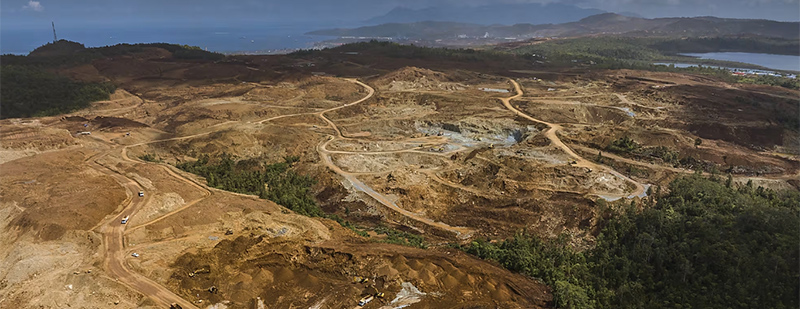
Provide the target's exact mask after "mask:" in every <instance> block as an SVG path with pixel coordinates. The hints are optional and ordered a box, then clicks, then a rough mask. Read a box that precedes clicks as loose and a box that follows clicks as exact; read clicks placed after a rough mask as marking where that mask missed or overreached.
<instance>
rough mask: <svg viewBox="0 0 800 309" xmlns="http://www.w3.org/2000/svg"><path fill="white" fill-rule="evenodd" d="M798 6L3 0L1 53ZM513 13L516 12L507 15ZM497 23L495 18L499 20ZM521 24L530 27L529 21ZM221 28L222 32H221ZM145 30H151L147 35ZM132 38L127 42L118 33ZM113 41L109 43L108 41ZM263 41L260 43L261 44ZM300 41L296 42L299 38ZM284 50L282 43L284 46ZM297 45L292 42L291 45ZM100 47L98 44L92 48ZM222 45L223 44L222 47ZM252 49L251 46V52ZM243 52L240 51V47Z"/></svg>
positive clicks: (778, 0)
mask: <svg viewBox="0 0 800 309" xmlns="http://www.w3.org/2000/svg"><path fill="white" fill-rule="evenodd" d="M798 1H800V0H733V1H725V0H698V1H685V0H613V1H601V0H504V1H489V0H466V1H455V0H409V1H401V0H385V1H367V0H341V1H335V2H334V1H321V0H296V1H291V2H277V1H252V0H251V1H229V2H225V3H218V2H211V1H209V0H199V1H155V0H142V1H136V2H107V1H100V0H77V1H70V2H69V3H64V2H55V1H49V0H41V1H33V0H7V1H2V2H0V17H2V18H0V52H2V53H25V52H29V51H30V50H32V49H33V48H35V47H37V46H40V45H42V44H45V43H47V42H49V41H52V30H51V26H50V23H51V22H55V24H56V29H57V30H58V34H59V38H64V39H71V40H75V41H79V42H81V43H86V45H87V46H101V45H109V44H117V43H135V42H156V41H158V42H160V41H167V42H171V43H182V44H194V45H198V46H201V47H203V46H204V45H205V46H208V45H209V44H211V45H214V44H215V43H209V41H213V39H214V38H212V39H209V38H208V37H206V38H202V39H199V38H197V35H194V36H195V38H194V39H193V37H192V35H188V36H186V37H185V38H184V37H181V35H184V34H186V33H187V31H188V32H192V31H194V32H198V31H203V33H204V35H206V36H212V37H213V35H214V34H215V33H218V32H226V31H228V30H230V31H229V32H231V33H232V34H231V35H235V36H236V39H239V38H243V37H244V38H248V39H247V40H246V41H243V43H242V44H239V43H240V42H239V41H231V42H234V44H233V46H224V45H221V46H216V45H215V48H214V49H215V50H217V51H237V50H260V49H272V48H298V47H303V46H299V45H298V44H293V42H295V41H293V40H289V39H283V40H279V41H282V42H283V43H280V44H277V43H276V44H272V43H270V44H262V45H260V46H258V47H257V48H256V46H254V45H247V43H249V44H256V42H255V41H253V42H250V40H251V39H249V37H251V36H256V35H257V34H258V32H259V31H261V32H263V33H261V35H262V36H275V38H273V40H274V39H277V36H289V37H291V36H295V37H298V36H302V34H303V33H305V32H307V31H311V30H318V29H322V28H332V27H358V26H363V25H367V24H366V23H365V21H366V20H368V19H370V18H374V17H378V16H382V15H385V14H386V13H388V12H389V11H391V10H392V9H395V8H397V7H407V8H413V9H421V8H428V7H442V6H482V5H492V4H501V3H511V4H514V3H516V4H520V3H544V4H554V3H557V4H564V5H573V6H577V7H580V8H585V9H588V8H594V9H599V10H604V11H608V12H616V13H628V14H630V13H632V14H637V15H640V16H642V17H645V18H659V17H695V16H716V17H725V18H753V19H771V20H778V21H800V3H799V2H798ZM511 13H518V12H510V13H509V14H511ZM498 18H499V19H502V18H503V17H502V16H498ZM528 23H531V24H537V21H536V20H531V21H529V22H528ZM226 29H228V30H226ZM148 31H150V33H149V35H148ZM122 33H125V34H131V33H136V35H133V36H124V37H123V36H122V35H121V34H122ZM115 37H116V38H117V39H116V40H115V39H114V38H115ZM263 39H264V38H262V43H263ZM300 41H302V39H300ZM287 42H288V43H289V44H286V43H287ZM298 42H299V41H298ZM98 44H100V45H98ZM221 44H222V43H221ZM251 47H253V48H251ZM241 48H245V49H241Z"/></svg>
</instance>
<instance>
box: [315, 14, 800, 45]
mask: <svg viewBox="0 0 800 309" xmlns="http://www.w3.org/2000/svg"><path fill="white" fill-rule="evenodd" d="M534 22H535V21H534ZM309 34H315V35H333V36H356V37H395V38H397V37H401V38H411V39H426V40H435V39H452V38H456V37H458V36H459V35H464V36H466V37H470V38H480V37H483V36H488V37H491V38H506V37H510V38H515V39H524V38H540V37H574V36H587V35H625V36H654V37H655V36H658V37H702V36H761V37H773V38H783V39H791V40H796V39H797V38H798V37H800V23H798V22H779V21H771V20H753V19H732V18H717V17H688V18H655V19H647V18H639V17H630V16H623V15H619V14H614V13H603V14H598V15H593V16H589V17H586V18H583V19H581V20H579V21H576V22H567V23H559V24H539V23H518V24H514V25H511V26H504V25H488V26H487V25H481V24H479V23H477V22H468V23H465V22H463V21H462V22H457V23H456V22H448V21H424V22H413V23H390V24H383V25H377V26H367V27H360V28H354V29H331V30H318V31H313V32H309Z"/></svg>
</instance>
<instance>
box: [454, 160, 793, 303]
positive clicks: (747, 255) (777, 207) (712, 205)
mask: <svg viewBox="0 0 800 309" xmlns="http://www.w3.org/2000/svg"><path fill="white" fill-rule="evenodd" d="M656 191H660V190H656ZM654 195H655V196H651V197H649V198H646V199H645V200H644V205H641V206H643V207H641V209H640V208H639V207H636V205H635V204H633V203H627V202H625V203H616V204H610V205H605V204H604V203H602V202H601V203H600V204H601V205H600V207H602V209H603V211H604V212H605V213H606V215H608V216H610V219H608V220H607V221H606V222H605V227H604V228H603V229H602V232H601V234H600V235H599V236H598V237H597V244H596V246H595V247H594V248H593V249H590V250H587V251H584V252H577V251H575V250H573V249H571V247H569V246H568V245H567V237H566V236H562V237H560V238H559V239H556V240H542V239H540V238H538V237H536V236H533V235H531V234H528V233H525V232H520V233H519V234H518V235H516V236H515V237H514V238H511V239H507V240H503V241H499V242H489V241H486V240H477V241H474V242H472V243H471V244H470V245H468V246H465V247H463V248H462V249H464V250H466V251H467V252H469V253H472V254H474V255H476V256H479V257H481V258H485V259H490V260H494V261H497V262H499V263H500V264H501V265H503V266H504V267H506V268H508V269H510V270H513V271H517V272H521V273H523V274H527V275H530V276H533V277H536V278H540V279H542V280H543V281H544V282H545V283H546V284H548V285H549V286H550V287H551V288H552V289H553V293H554V296H555V299H554V301H555V305H556V306H557V307H559V308H797V307H798V306H799V305H800V303H799V302H798V295H800V287H799V286H800V267H798V264H799V263H800V258H799V257H798V244H800V233H798V227H800V219H798V214H800V211H799V210H800V197H799V196H798V192H796V191H792V192H775V191H772V190H769V189H764V188H761V187H758V188H753V186H752V183H748V184H747V185H744V186H740V187H736V186H735V185H734V184H733V183H732V181H731V180H730V178H729V179H727V180H722V179H716V178H715V179H705V178H703V177H701V176H699V175H694V176H691V177H685V178H680V179H677V180H675V181H673V182H672V183H671V184H670V185H669V193H667V194H661V193H659V192H656V193H654Z"/></svg>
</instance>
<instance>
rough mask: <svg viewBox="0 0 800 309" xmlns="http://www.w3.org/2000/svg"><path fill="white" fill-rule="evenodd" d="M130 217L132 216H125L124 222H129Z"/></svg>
mask: <svg viewBox="0 0 800 309" xmlns="http://www.w3.org/2000/svg"><path fill="white" fill-rule="evenodd" d="M130 218H131V216H125V218H122V224H127V223H128V219H130Z"/></svg>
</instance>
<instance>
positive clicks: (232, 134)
mask: <svg viewBox="0 0 800 309" xmlns="http://www.w3.org/2000/svg"><path fill="white" fill-rule="evenodd" d="M164 52H165V51H163V50H160V49H147V50H145V51H144V52H143V53H141V54H137V55H135V56H120V57H113V58H109V59H102V60H97V61H95V63H93V64H92V65H91V66H88V67H87V66H82V67H77V68H74V69H72V70H71V71H70V69H68V68H65V69H63V70H65V72H64V73H65V74H73V75H74V76H75V77H76V78H79V79H81V80H105V79H108V80H111V81H113V82H115V83H116V84H118V85H119V86H120V89H119V90H118V91H117V93H116V94H115V95H113V96H112V98H111V100H109V101H105V102H97V103H95V104H94V106H93V107H92V108H89V109H86V110H82V111H78V112H76V113H74V114H71V115H66V116H63V117H46V118H38V119H9V120H4V121H2V122H0V125H1V126H2V130H1V131H0V141H2V149H0V187H2V188H3V190H2V191H0V229H2V231H3V233H4V235H8V236H9V237H3V238H2V239H0V252H3V253H0V307H3V308H5V307H9V308H26V307H42V308H62V307H67V306H71V307H80V308H107V307H108V306H113V304H115V303H119V304H120V305H122V306H124V307H126V308H127V307H157V308H162V307H164V306H165V305H168V304H169V303H171V302H177V303H181V304H183V305H185V306H184V308H190V307H207V306H209V305H212V304H220V305H224V306H227V307H228V308H259V306H261V304H263V306H264V307H265V308H290V307H291V308H293V307H298V306H300V307H312V308H353V307H355V306H356V302H357V300H358V299H359V298H361V297H362V296H365V295H367V294H370V293H375V292H385V293H386V297H385V298H383V299H378V300H376V301H374V302H373V303H370V304H369V305H367V306H366V308H398V307H400V306H402V305H404V303H402V301H399V300H395V297H396V296H397V295H407V294H409V293H410V294H411V295H414V296H413V297H410V298H408V299H407V300H404V301H409V302H412V303H413V305H412V306H411V307H414V308H542V307H550V306H551V305H552V296H551V295H550V292H549V289H548V288H547V287H546V286H544V285H543V284H541V283H540V282H539V281H537V280H535V279H531V278H527V277H524V276H520V275H516V274H512V273H510V272H508V271H506V270H503V269H501V268H499V267H498V266H497V265H494V264H492V263H491V262H486V261H481V260H478V259H475V258H474V257H471V256H468V255H466V254H464V253H462V252H460V251H455V250H452V249H449V248H448V247H447V246H446V244H448V243H465V242H469V241H470V240H471V239H474V238H477V237H484V238H492V239H498V238H504V237H508V236H511V235H513V234H514V233H516V232H518V231H520V230H522V229H527V230H528V231H531V232H533V233H535V234H537V235H539V236H542V237H545V238H550V237H556V236H558V235H560V234H564V233H566V234H568V235H571V236H572V237H573V243H574V244H575V245H576V248H578V249H581V248H585V247H587V246H591V244H592V242H593V239H594V237H595V236H596V235H597V232H598V230H599V228H600V227H601V226H602V218H601V217H600V216H601V214H600V211H599V209H598V207H597V205H596V202H595V201H596V200H598V199H616V198H622V199H626V200H627V199H630V200H636V199H639V198H640V196H642V195H643V194H644V191H645V186H646V185H661V186H665V185H666V184H668V183H669V181H671V180H672V179H674V178H675V177H677V176H679V175H681V174H685V173H690V172H691V171H690V170H689V169H687V168H686V167H682V166H674V165H673V164H671V163H668V162H664V161H663V160H660V159H658V158H654V157H640V156H637V155H635V154H630V153H609V152H608V151H607V150H606V147H607V146H608V145H609V144H611V143H612V142H613V141H614V140H617V139H619V138H621V137H624V136H627V137H630V138H632V139H633V140H635V141H636V142H637V143H639V144H640V145H642V146H643V147H655V146H664V147H667V148H668V149H670V150H671V151H674V152H676V153H678V155H679V157H680V158H681V159H688V158H691V159H692V160H694V161H692V162H695V163H694V164H696V165H697V166H699V167H701V168H704V169H706V170H707V171H710V170H712V169H716V170H718V171H721V172H725V171H728V172H730V173H731V174H732V175H733V176H734V180H735V182H737V183H745V182H747V181H748V180H752V181H753V182H754V183H756V184H757V185H761V186H765V187H770V188H776V189H796V188H797V185H798V182H797V181H796V178H797V173H798V170H799V169H800V163H798V157H797V156H798V153H797V151H796V149H797V146H798V145H797V142H796V139H797V134H798V132H797V130H796V128H793V127H792V126H791V120H790V119H788V118H787V117H786V116H785V115H789V114H792V115H796V114H797V112H798V105H797V101H796V97H797V95H798V94H797V93H796V92H793V91H788V90H784V89H776V88H773V87H766V86H740V85H728V84H725V83H723V82H720V81H716V80H713V79H709V78H707V77H703V76H694V75H682V74H673V73H650V72H639V71H596V72H566V73H567V74H564V73H565V72H542V71H540V70H537V69H536V68H533V67H531V66H530V64H527V63H523V62H519V63H515V62H513V61H511V62H507V63H498V62H492V61H488V62H486V63H471V62H467V63H457V62H448V61H426V60H420V59H397V58H386V57H384V56H381V55H376V54H371V53H369V52H365V53H364V54H361V55H358V56H352V57H351V55H343V54H331V52H329V51H325V52H322V53H320V54H319V55H318V56H316V57H315V58H313V59H311V58H310V59H304V58H303V57H301V56H246V57H239V58H236V59H235V60H230V61H229V60H226V61H220V62H202V61H195V62H191V61H177V60H171V59H164V58H163V57H165V56H168V53H167V54H164ZM310 64H314V65H313V66H311V65H310ZM511 70H514V71H513V72H512V71H511ZM312 72H314V73H316V74H312ZM320 72H323V73H325V76H315V75H320V74H319V73H320ZM335 75H339V76H361V78H359V79H358V80H355V79H346V78H339V77H332V76H335ZM534 77H535V78H534ZM509 78H511V79H509ZM84 131H89V132H91V134H90V135H78V134H77V133H78V132H84ZM128 133H130V134H128ZM698 137H699V138H701V139H702V141H703V142H702V144H701V145H699V147H696V146H695V145H694V141H695V139H696V138H698ZM600 152H602V156H598V154H600ZM221 153H228V154H233V155H234V156H236V157H237V158H239V159H242V160H247V162H248V164H251V165H253V166H258V165H259V164H261V163H274V162H279V161H281V160H283V158H284V157H286V156H299V158H300V160H299V162H297V163H296V164H295V167H294V169H295V170H296V171H297V172H299V173H303V174H308V175H311V176H313V177H314V178H316V179H317V180H318V182H317V184H316V185H315V187H314V192H313V194H314V195H315V197H316V198H317V200H318V201H319V203H320V204H321V206H322V208H323V209H324V210H325V211H327V212H331V213H336V214H338V215H340V216H342V217H343V218H345V219H346V220H348V221H351V222H353V223H354V224H356V225H358V226H361V227H365V228H371V227H376V226H379V225H384V226H389V227H392V228H395V229H398V230H402V231H405V232H409V233H414V234H420V235H422V236H424V237H425V238H426V240H427V241H428V243H429V246H430V248H429V249H416V248H410V247H402V246H397V245H390V244H384V243H380V242H376V241H375V240H380V239H382V237H383V236H379V235H375V234H374V233H372V237H370V238H363V237H361V236H358V235H356V234H355V233H353V232H352V231H350V230H349V229H346V228H343V227H341V226H340V225H338V224H337V223H335V222H333V221H331V220H327V219H319V218H308V217H304V216H300V215H297V214H294V213H292V212H291V211H289V210H288V209H286V208H284V207H282V206H280V205H276V204H275V203H272V202H270V201H266V200H260V199H257V198H256V197H253V196H245V195H241V194H235V193H231V192H224V191H221V190H217V189H214V188H208V187H207V186H206V185H205V180H204V179H201V178H199V177H196V176H194V175H189V174H187V173H185V172H182V171H179V170H177V169H176V168H174V167H172V166H170V165H169V164H175V163H177V162H184V161H188V160H195V159H196V158H197V157H199V156H200V155H203V154H209V155H212V156H215V155H218V154H221ZM145 154H150V155H153V156H155V158H157V160H159V161H160V162H145V161H142V160H141V159H140V157H141V156H143V155H145ZM137 191H144V192H145V196H144V197H138V195H137V194H136V193H137ZM124 216H131V219H130V221H129V223H128V224H126V225H122V224H120V219H121V218H122V217H124ZM133 253H137V254H138V255H139V257H132V256H131V254H133ZM87 271H90V272H87ZM190 274H191V275H190ZM353 276H364V277H367V278H369V279H370V280H371V282H372V283H371V284H362V283H358V284H357V283H353V282H352V280H353V279H352V277H353ZM211 287H215V288H216V289H218V291H217V292H216V293H212V292H209V288H211ZM417 289H418V291H419V293H417V292H416V290H417ZM92 292H96V293H95V294H91V293H92ZM6 295H7V296H6Z"/></svg>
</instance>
